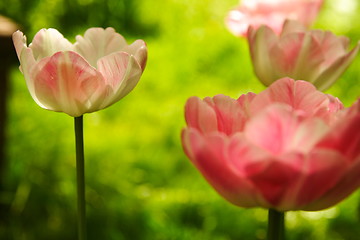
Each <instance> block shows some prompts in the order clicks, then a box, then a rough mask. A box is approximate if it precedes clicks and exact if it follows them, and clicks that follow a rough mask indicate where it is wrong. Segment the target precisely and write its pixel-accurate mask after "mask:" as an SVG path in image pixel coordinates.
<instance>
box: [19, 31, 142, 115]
mask: <svg viewBox="0 0 360 240" xmlns="http://www.w3.org/2000/svg"><path fill="white" fill-rule="evenodd" d="M13 41H14V45H15V49H16V53H17V56H18V58H19V61H20V70H21V71H22V73H23V74H24V77H25V80H26V83H27V86H28V89H29V91H30V94H31V96H32V97H33V99H34V100H35V102H36V103H37V104H38V105H39V106H41V107H43V108H45V109H48V110H52V111H57V112H64V113H66V114H68V115H70V116H73V117H78V116H81V115H83V114H84V113H90V112H94V111H98V110H100V109H103V108H106V107H108V106H110V105H112V104H113V103H115V102H117V101H119V100H120V99H121V98H123V97H124V96H126V95H127V94H128V93H129V92H130V91H131V90H132V89H133V88H134V87H135V86H136V84H137V83H138V81H139V79H140V76H141V75H142V73H143V71H144V68H145V64H146V59H147V48H146V45H145V43H144V41H142V40H136V41H135V42H134V43H132V44H130V45H128V44H127V43H126V41H125V39H124V38H123V37H122V36H121V35H120V34H118V33H116V32H115V30H114V29H113V28H106V29H102V28H90V29H88V30H87V31H86V32H85V35H84V37H82V36H77V37H76V42H75V43H74V44H72V43H70V42H69V41H68V40H67V39H65V38H64V37H63V35H62V34H61V33H59V32H58V31H57V30H55V29H42V30H40V31H39V32H38V33H37V34H36V35H35V37H34V40H33V42H32V43H31V44H30V45H29V46H27V43H26V37H25V36H24V35H23V33H22V32H20V31H17V32H15V33H14V34H13Z"/></svg>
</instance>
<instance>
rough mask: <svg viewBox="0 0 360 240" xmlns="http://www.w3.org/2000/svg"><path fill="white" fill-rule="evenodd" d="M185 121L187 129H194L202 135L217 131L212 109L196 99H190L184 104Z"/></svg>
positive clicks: (214, 114)
mask: <svg viewBox="0 0 360 240" xmlns="http://www.w3.org/2000/svg"><path fill="white" fill-rule="evenodd" d="M185 120H186V122H187V124H188V126H189V127H191V128H196V129H198V130H199V131H200V132H202V133H207V132H215V131H217V125H218V124H217V118H216V113H215V111H214V109H213V108H212V107H210V106H209V105H208V104H207V103H206V102H204V101H202V100H201V99H200V98H198V97H191V98H189V99H188V101H187V102H186V105H185Z"/></svg>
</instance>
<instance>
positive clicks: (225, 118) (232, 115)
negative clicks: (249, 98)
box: [204, 94, 247, 135]
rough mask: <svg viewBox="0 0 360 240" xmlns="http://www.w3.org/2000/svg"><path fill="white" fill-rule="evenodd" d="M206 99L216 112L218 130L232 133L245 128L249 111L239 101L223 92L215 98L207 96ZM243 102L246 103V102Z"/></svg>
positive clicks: (228, 133) (227, 133)
mask: <svg viewBox="0 0 360 240" xmlns="http://www.w3.org/2000/svg"><path fill="white" fill-rule="evenodd" d="M204 101H205V102H207V103H208V104H209V105H210V106H211V107H212V108H213V109H214V111H215V113H216V118H217V130H218V131H220V132H223V133H225V134H226V135H231V134H233V133H235V132H239V131H242V130H243V128H244V125H245V121H246V117H247V113H246V112H245V109H243V108H242V107H241V105H240V104H239V103H240V102H239V101H237V100H235V99H232V98H230V97H228V96H225V95H221V94H219V95H216V96H215V97H213V98H205V99H204ZM244 101H246V100H244ZM243 104H244V105H246V104H245V102H244V103H243Z"/></svg>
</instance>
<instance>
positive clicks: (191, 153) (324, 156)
mask: <svg viewBox="0 0 360 240" xmlns="http://www.w3.org/2000/svg"><path fill="white" fill-rule="evenodd" d="M185 118H186V122H187V127H186V128H185V129H183V131H182V144H183V148H184V151H185V153H186V155H187V156H188V157H189V159H190V160H191V161H192V163H193V164H194V165H195V166H196V167H197V168H198V169H199V171H200V172H201V173H202V174H203V176H204V177H205V178H206V179H207V181H208V182H209V183H210V184H211V185H212V186H213V187H214V189H215V190H216V191H217V192H218V193H219V194H220V195H221V196H223V197H224V198H225V199H227V200H228V201H230V202H231V203H233V204H235V205H237V206H240V207H263V208H272V209H276V210H278V211H287V210H321V209H325V208H328V207H330V206H332V205H334V204H336V203H338V202H339V201H341V200H342V199H344V198H346V197H347V196H348V195H349V194H351V193H352V192H353V191H355V190H356V189H357V188H358V187H359V186H360V174H359V172H360V101H357V102H356V103H355V104H354V105H353V106H352V107H351V108H344V107H343V105H342V103H341V102H340V101H339V100H338V99H337V98H335V97H332V96H330V95H326V94H324V93H321V92H319V91H318V90H316V88H315V87H314V86H313V85H312V84H311V83H309V82H306V81H300V80H299V81H294V80H293V79H290V78H283V79H280V80H278V81H276V82H275V83H273V84H272V85H271V86H270V87H269V88H268V89H266V90H264V91H263V92H261V93H259V94H257V95H256V94H254V93H248V94H245V95H242V96H240V97H239V98H238V99H237V100H236V99H232V98H230V97H227V96H224V95H217V96H215V97H213V98H210V97H206V98H205V99H203V100H201V99H199V98H197V97H192V98H190V99H189V100H188V101H187V103H186V107H185Z"/></svg>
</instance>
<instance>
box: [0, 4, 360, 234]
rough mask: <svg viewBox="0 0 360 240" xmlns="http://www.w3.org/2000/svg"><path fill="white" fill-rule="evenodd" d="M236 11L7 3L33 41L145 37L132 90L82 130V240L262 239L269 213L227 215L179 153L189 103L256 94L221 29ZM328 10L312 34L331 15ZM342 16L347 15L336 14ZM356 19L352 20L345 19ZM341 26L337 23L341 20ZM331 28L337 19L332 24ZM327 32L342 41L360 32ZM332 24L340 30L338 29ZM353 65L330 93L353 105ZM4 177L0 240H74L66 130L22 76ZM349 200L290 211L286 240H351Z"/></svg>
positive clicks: (71, 156)
mask: <svg viewBox="0 0 360 240" xmlns="http://www.w3.org/2000/svg"><path fill="white" fill-rule="evenodd" d="M236 4H237V1H235V0H232V1H230V0H229V1H216V0H204V1H190V0H185V1H180V0H159V1H145V0H133V1H130V0H128V1H127V0H112V1H105V0H101V1H94V0H74V1H70V0H44V1H39V0H31V1H29V0H11V4H9V3H7V2H6V1H2V2H0V9H1V12H2V13H3V14H6V15H8V16H10V17H12V18H13V19H15V20H16V21H18V22H19V23H20V24H21V25H22V26H23V28H24V32H25V33H26V35H28V36H29V38H28V39H29V41H30V40H31V39H32V36H33V35H34V34H35V32H36V31H38V30H39V29H40V28H42V27H46V28H48V27H55V28H58V29H59V30H60V31H61V32H63V33H64V35H65V36H68V37H69V38H70V39H73V38H74V36H75V34H82V33H83V32H84V31H85V29H86V28H88V27H92V26H102V27H107V26H112V27H114V28H115V29H116V30H117V31H118V32H120V33H122V34H123V35H124V36H125V37H126V38H127V39H130V40H129V42H130V41H131V40H134V39H136V38H138V37H142V38H143V39H144V40H145V41H146V42H147V45H148V49H149V59H148V64H147V67H146V70H145V72H144V75H143V77H142V79H141V80H140V82H139V84H138V86H137V87H136V88H135V89H134V91H133V92H132V93H130V94H129V96H127V97H125V98H124V99H123V100H121V101H120V102H119V103H116V104H115V105H114V106H111V107H110V108H108V109H105V110H102V111H99V112H96V113H92V114H87V115H85V117H84V121H85V123H84V124H85V155H86V182H87V189H86V198H87V204H88V206H87V207H88V226H89V229H88V231H89V240H91V239H94V240H95V239H96V240H97V239H106V240H112V239H113V240H121V239H134V240H137V239H139V240H168V239H171V240H194V239H206V240H207V239H209V240H232V239H259V240H260V239H265V236H266V211H265V210H262V209H240V208H237V207H235V206H232V205H230V204H229V203H227V202H226V201H225V200H223V199H222V198H221V197H219V196H218V195H217V194H216V193H215V192H214V190H212V189H211V187H210V186H209V185H208V184H207V183H206V182H205V180H204V179H203V178H202V177H201V175H200V174H199V173H198V172H197V170H196V169H195V168H194V167H193V166H192V165H191V163H190V161H189V160H188V159H187V158H186V156H185V155H184V153H183V151H182V147H181V142H180V132H181V129H182V127H183V126H184V124H185V123H184V117H183V114H184V113H183V106H184V104H185V101H186V99H187V98H188V97H190V96H193V95H196V96H199V97H205V96H213V95H216V94H219V93H222V94H226V95H230V96H232V97H237V96H239V95H240V94H242V93H246V92H248V91H253V92H259V91H261V90H262V89H263V88H264V87H263V86H262V85H261V84H260V83H259V82H258V81H257V80H256V78H255V76H254V75H253V72H252V66H251V62H250V58H249V54H248V47H247V43H246V41H245V40H243V39H237V38H236V37H234V36H232V35H231V34H230V33H229V32H228V31H227V30H226V29H225V26H224V17H225V15H226V13H227V11H228V10H229V9H230V8H231V7H233V6H234V5H236ZM334 11H335V10H334V8H333V7H332V5H330V4H327V5H326V6H325V8H324V13H323V14H322V15H321V17H320V20H319V22H317V25H316V26H319V27H321V28H323V29H325V28H326V24H328V22H327V21H328V19H329V16H332V14H334V15H335V16H337V15H336V14H338V13H336V12H334ZM342 17H343V18H345V16H342ZM351 19H353V15H351ZM342 21H344V20H343V19H342ZM334 22H336V21H334ZM331 26H332V28H333V29H331V30H334V31H337V32H338V33H341V34H347V35H349V36H351V37H352V38H353V39H352V41H353V42H354V41H355V40H357V38H358V36H360V34H359V33H360V30H358V29H360V28H356V26H354V27H352V25H349V26H348V28H347V29H340V28H339V26H336V25H335V23H332V25H331ZM340 26H341V25H340ZM359 65H360V61H359V58H357V60H356V61H355V62H354V63H353V65H352V66H351V67H350V68H349V70H348V71H347V72H346V73H345V74H344V76H343V77H342V79H340V81H339V82H338V83H337V84H336V85H335V86H334V87H332V88H331V89H330V90H329V92H330V93H332V94H334V95H336V96H338V97H339V98H340V99H341V100H342V101H343V102H345V103H346V105H350V104H351V103H352V102H353V101H354V100H355V99H356V98H357V97H358V96H359V94H358V93H359V91H360V86H359V83H358V81H359V80H358V79H359V71H358V69H360V66H359ZM11 87H12V88H11V93H10V96H9V111H8V114H9V118H8V126H7V137H8V138H7V146H6V147H7V172H6V176H5V189H4V190H3V191H2V192H0V203H1V204H2V205H5V206H7V207H6V208H5V211H3V212H1V213H0V215H1V216H2V218H1V220H0V239H4V240H8V239H9V240H45V239H46V240H48V239H52V240H57V239H58V240H63V239H75V237H76V195H75V193H76V186H75V179H76V178H75V153H74V136H73V120H72V119H71V118H70V117H68V116H67V115H65V114H62V113H54V112H50V111H46V110H43V109H41V108H39V107H38V106H37V105H36V104H35V103H34V102H33V100H32V99H31V97H30V95H29V93H28V91H27V89H26V86H25V83H24V80H23V76H22V75H21V73H20V72H19V71H18V68H17V67H14V69H13V70H12V74H11ZM357 206H358V195H357V194H354V195H353V196H352V197H350V198H348V199H347V200H345V201H344V202H343V203H341V204H339V205H338V206H337V207H334V208H331V209H330V210H327V211H321V212H317V213H304V212H291V213H289V214H288V216H287V225H288V226H287V227H288V239H289V240H300V239H310V240H311V239H314V240H322V239H324V240H325V239H326V240H338V239H345V240H346V239H348V240H352V239H357V236H359V234H360V232H359V231H360V230H359V228H358V225H359V221H358V219H357V215H358V212H359V211H358V210H357Z"/></svg>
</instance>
